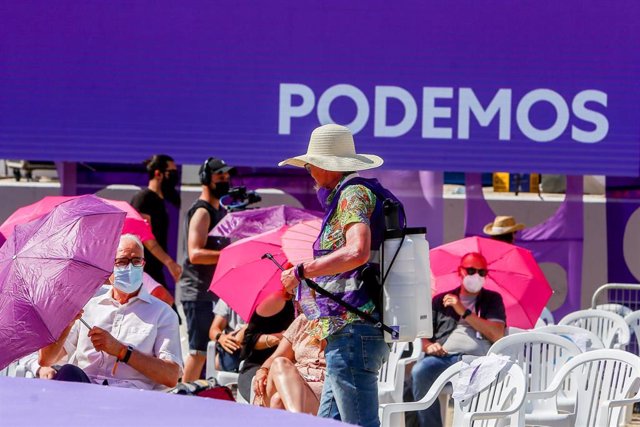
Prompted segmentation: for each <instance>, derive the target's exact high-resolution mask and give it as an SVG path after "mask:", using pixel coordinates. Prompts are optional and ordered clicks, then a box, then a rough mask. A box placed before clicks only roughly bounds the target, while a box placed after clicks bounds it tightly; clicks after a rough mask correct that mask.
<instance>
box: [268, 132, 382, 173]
mask: <svg viewBox="0 0 640 427" xmlns="http://www.w3.org/2000/svg"><path fill="white" fill-rule="evenodd" d="M383 162H384V160H382V159H381V158H380V157H378V156H375V155H373V154H356V147H355V145H354V143H353V135H351V131H350V130H349V129H347V128H346V127H344V126H339V125H334V124H329V125H324V126H320V127H319V128H316V129H315V130H314V131H313V132H312V133H311V138H310V139H309V146H308V148H307V154H303V155H301V156H296V157H291V158H289V159H286V160H283V161H282V162H280V163H278V166H284V165H291V166H297V167H299V168H303V167H304V165H305V164H307V163H309V164H312V165H314V166H317V167H319V168H321V169H324V170H328V171H332V172H350V171H361V170H366V169H373V168H377V167H378V166H380V165H382V163H383Z"/></svg>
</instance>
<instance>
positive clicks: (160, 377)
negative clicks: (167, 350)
mask: <svg viewBox="0 0 640 427" xmlns="http://www.w3.org/2000/svg"><path fill="white" fill-rule="evenodd" d="M88 335H89V338H90V339H91V343H92V344H93V347H94V348H95V349H96V351H104V352H105V353H107V354H110V355H111V356H114V357H116V358H118V359H119V360H120V359H121V358H122V357H124V355H125V354H126V352H127V346H126V345H124V344H123V343H121V342H120V341H118V340H117V339H116V338H114V337H113V335H111V334H110V333H109V332H107V331H105V330H104V329H102V328H99V327H97V326H94V327H93V328H91V330H90V331H89V334H88ZM127 364H128V365H129V366H131V367H132V368H133V369H135V370H136V371H138V372H140V373H141V374H142V375H144V376H145V377H147V378H149V379H150V380H152V381H153V382H155V383H158V384H162V385H164V386H167V387H174V386H175V385H176V384H177V383H178V378H180V366H179V365H178V364H177V363H176V362H174V361H172V360H166V359H160V358H159V357H156V356H149V355H147V354H144V353H141V352H139V351H137V350H135V349H134V350H133V351H132V353H131V356H130V357H129V360H128V362H127Z"/></svg>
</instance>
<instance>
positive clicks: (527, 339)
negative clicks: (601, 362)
mask: <svg viewBox="0 0 640 427" xmlns="http://www.w3.org/2000/svg"><path fill="white" fill-rule="evenodd" d="M492 353H494V354H502V355H505V356H508V357H509V358H510V359H511V360H512V361H513V362H514V363H516V364H517V365H518V366H520V367H521V368H522V370H523V371H524V372H526V373H527V394H529V393H532V392H537V391H543V390H545V389H546V388H547V386H549V384H550V383H551V380H552V379H553V377H554V376H555V374H556V372H557V371H559V370H560V367H561V366H563V365H564V364H565V363H566V362H567V361H568V360H569V359H571V358H572V357H574V356H577V355H579V354H581V353H582V351H581V350H580V348H578V346H577V345H575V344H574V343H572V342H571V341H569V340H567V339H565V338H562V337H560V336H557V335H553V334H547V333H544V332H537V330H536V331H535V332H523V333H520V334H516V335H510V336H506V337H504V338H502V339H500V340H498V341H496V342H495V343H494V344H493V345H492V346H491V348H490V349H489V352H488V354H492ZM564 392H565V393H564V395H563V398H564V399H565V400H566V401H567V402H568V406H569V407H570V408H572V407H573V406H574V404H575V389H574V388H572V387H570V386H569V385H567V388H566V389H565V390H564ZM550 406H553V405H547V404H546V402H544V401H540V400H534V401H531V400H530V399H527V401H526V403H525V420H526V423H527V424H534V425H547V426H553V425H558V424H560V425H563V424H564V423H565V419H566V418H568V417H569V414H559V413H558V412H557V411H549V407H550Z"/></svg>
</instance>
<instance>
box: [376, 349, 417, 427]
mask: <svg viewBox="0 0 640 427" xmlns="http://www.w3.org/2000/svg"><path fill="white" fill-rule="evenodd" d="M408 348H409V343H407V342H397V343H394V344H393V345H392V346H391V351H390V352H389V360H388V361H387V362H386V363H384V364H383V365H382V368H380V373H379V374H378V401H379V402H380V403H398V402H402V400H403V399H402V397H403V396H402V394H403V391H404V377H405V372H406V369H407V365H408V364H409V363H412V362H415V361H416V360H418V356H419V355H420V352H421V351H422V340H421V339H417V340H415V341H414V342H413V352H412V354H411V355H410V356H409V357H405V358H401V356H402V353H404V352H405V351H406V350H407V349H408ZM392 421H393V425H394V426H396V427H403V426H404V416H402V415H401V414H398V415H394V416H393V420H392Z"/></svg>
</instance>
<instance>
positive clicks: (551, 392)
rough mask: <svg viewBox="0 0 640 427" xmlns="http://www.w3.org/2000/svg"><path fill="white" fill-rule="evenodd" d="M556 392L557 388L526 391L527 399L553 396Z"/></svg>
mask: <svg viewBox="0 0 640 427" xmlns="http://www.w3.org/2000/svg"><path fill="white" fill-rule="evenodd" d="M557 394H558V390H557V389H556V390H544V391H532V392H529V393H527V400H542V399H549V398H551V397H555V396H556V395H557Z"/></svg>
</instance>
